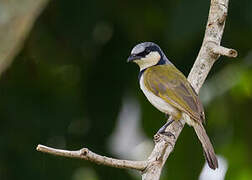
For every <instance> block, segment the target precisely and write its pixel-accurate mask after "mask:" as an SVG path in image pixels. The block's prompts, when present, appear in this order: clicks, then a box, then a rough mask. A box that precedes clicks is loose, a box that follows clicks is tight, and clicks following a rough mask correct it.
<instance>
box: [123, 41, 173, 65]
mask: <svg viewBox="0 0 252 180" xmlns="http://www.w3.org/2000/svg"><path fill="white" fill-rule="evenodd" d="M127 61H128V62H135V63H136V64H138V66H139V67H140V70H144V69H146V68H148V67H151V66H154V65H157V64H167V63H169V60H168V59H167V58H166V57H165V55H164V53H163V52H162V50H161V48H160V47H159V46H158V45H157V44H155V43H153V42H144V43H140V44H138V45H136V46H135V47H134V48H133V49H132V51H131V54H130V56H129V57H128V60H127Z"/></svg>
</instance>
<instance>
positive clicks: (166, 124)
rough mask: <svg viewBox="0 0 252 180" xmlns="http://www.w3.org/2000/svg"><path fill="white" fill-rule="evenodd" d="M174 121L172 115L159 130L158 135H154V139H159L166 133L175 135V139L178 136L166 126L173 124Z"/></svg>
mask: <svg viewBox="0 0 252 180" xmlns="http://www.w3.org/2000/svg"><path fill="white" fill-rule="evenodd" d="M173 122H174V120H173V119H172V117H171V116H170V117H169V119H168V121H167V122H166V123H165V124H164V125H163V126H162V127H161V128H160V129H159V130H158V132H157V133H156V135H155V136H154V139H159V138H160V135H161V134H162V135H165V136H168V137H173V138H174V139H175V138H176V137H175V135H174V134H172V133H171V132H169V131H166V128H167V127H168V126H169V125H171V124H172V123H173Z"/></svg>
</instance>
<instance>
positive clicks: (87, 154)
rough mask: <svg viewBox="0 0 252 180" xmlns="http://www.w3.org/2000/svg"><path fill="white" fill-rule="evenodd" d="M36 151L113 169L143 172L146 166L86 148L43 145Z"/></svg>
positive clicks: (145, 164) (143, 163)
mask: <svg viewBox="0 0 252 180" xmlns="http://www.w3.org/2000/svg"><path fill="white" fill-rule="evenodd" d="M36 149H37V151H41V152H44V153H48V154H53V155H56V156H63V157H69V158H77V159H84V160H88V161H91V162H94V163H96V164H102V165H105V166H111V167H115V168H124V169H125V168H128V169H135V170H138V171H143V170H144V169H145V168H146V166H147V163H148V162H147V161H129V160H120V159H114V158H109V157H106V156H101V155H98V154H96V153H94V152H92V151H90V150H89V149H87V148H82V149H80V150H77V151H67V150H61V149H55V148H51V147H47V146H44V145H40V144H39V145H38V146H37V148H36Z"/></svg>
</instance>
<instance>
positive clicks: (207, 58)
mask: <svg viewBox="0 0 252 180" xmlns="http://www.w3.org/2000/svg"><path fill="white" fill-rule="evenodd" d="M228 1H229V0H211V4H210V10H209V16H208V22H207V25H206V31H205V36H204V39H203V43H202V46H201V49H200V51H199V54H198V56H197V58H196V60H195V63H194V65H193V67H192V69H191V72H190V74H189V76H188V81H189V82H190V83H191V85H192V86H193V88H194V89H195V91H196V92H197V93H199V90H200V88H201V86H202V85H203V83H204V81H205V79H206V77H207V75H208V73H209V71H210V70H211V68H212V66H213V64H214V62H215V61H216V60H217V59H218V58H219V57H220V56H221V55H223V56H227V57H236V56H237V54H238V53H237V51H236V50H234V49H230V48H226V47H223V46H221V45H220V43H221V38H222V35H223V30H224V26H225V21H226V17H227V9H228ZM184 125H185V121H184V120H183V119H181V120H180V121H175V122H173V123H172V124H171V125H170V126H168V127H167V129H166V132H171V133H172V134H174V137H167V136H163V135H160V136H155V137H154V142H155V146H154V149H153V151H152V153H151V154H150V156H149V157H148V159H147V160H146V161H130V160H120V159H114V158H109V157H105V156H101V155H98V154H96V153H94V152H92V151H90V150H88V149H87V148H83V149H80V150H78V151H67V150H60V149H54V148H50V147H46V146H43V145H38V146H37V151H41V152H44V153H49V154H53V155H56V156H64V157H70V158H79V159H84V160H89V161H91V162H94V163H97V164H102V165H106V166H111V167H115V168H126V169H135V170H137V171H139V172H141V175H142V179H143V180H159V178H160V175H161V171H162V168H163V166H164V164H165V162H166V160H167V158H168V157H169V155H170V153H171V152H172V151H173V149H174V146H175V144H176V141H177V138H178V137H179V134H180V132H181V131H182V129H183V127H184Z"/></svg>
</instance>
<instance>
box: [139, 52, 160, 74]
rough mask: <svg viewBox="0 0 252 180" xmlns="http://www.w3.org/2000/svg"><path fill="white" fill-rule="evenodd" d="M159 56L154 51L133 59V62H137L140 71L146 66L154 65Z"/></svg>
mask: <svg viewBox="0 0 252 180" xmlns="http://www.w3.org/2000/svg"><path fill="white" fill-rule="evenodd" d="M160 58H161V56H160V55H159V53H158V52H156V51H155V52H151V53H150V54H148V55H147V56H146V57H145V58H141V59H139V60H135V63H137V64H138V66H139V67H140V71H142V70H144V69H146V68H148V67H151V66H154V65H156V64H157V63H158V61H159V60H160Z"/></svg>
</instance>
